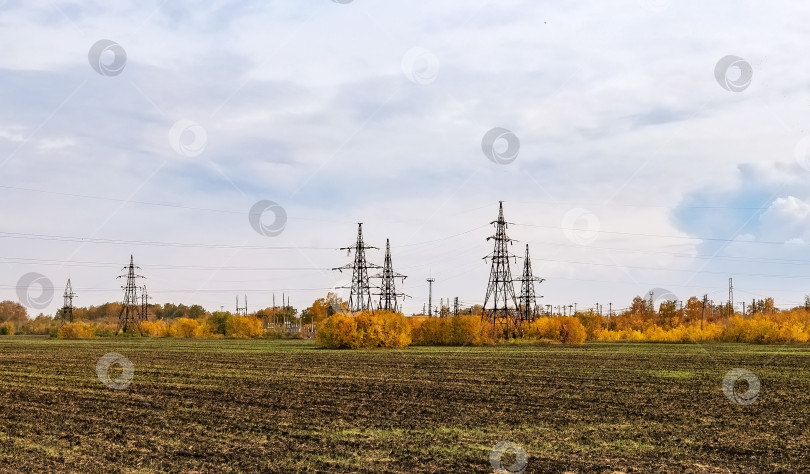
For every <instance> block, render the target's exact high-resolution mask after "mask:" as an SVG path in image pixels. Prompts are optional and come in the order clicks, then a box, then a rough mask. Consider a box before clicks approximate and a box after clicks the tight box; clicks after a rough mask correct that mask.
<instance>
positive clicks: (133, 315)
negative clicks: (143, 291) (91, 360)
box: [115, 255, 146, 334]
mask: <svg viewBox="0 0 810 474" xmlns="http://www.w3.org/2000/svg"><path fill="white" fill-rule="evenodd" d="M123 269H124V270H126V272H127V273H126V275H120V276H119V277H118V278H126V279H127V283H126V285H125V286H122V287H121V288H123V289H124V303H123V304H122V306H121V313H119V315H118V329H116V330H115V333H116V334H118V333H119V332H127V331H129V330H131V329H138V331H140V325H139V323H140V322H141V321H145V316H146V314H145V313H144V312H143V311H142V309H141V304H142V302H141V301H138V286H137V285H136V284H135V279H136V278H143V276H141V275H136V274H135V270H136V269H138V270H140V269H141V267H136V266H135V263H134V262H133V258H132V255H130V256H129V265H127V266H126V267H124V268H123Z"/></svg>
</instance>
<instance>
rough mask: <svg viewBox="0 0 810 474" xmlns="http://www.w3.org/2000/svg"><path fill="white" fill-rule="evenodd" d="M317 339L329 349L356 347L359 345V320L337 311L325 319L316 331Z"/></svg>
mask: <svg viewBox="0 0 810 474" xmlns="http://www.w3.org/2000/svg"><path fill="white" fill-rule="evenodd" d="M315 340H316V341H317V343H318V345H319V346H321V347H326V348H327V349H356V348H357V347H359V343H358V340H357V321H356V320H355V319H354V317H352V316H350V315H348V314H344V313H335V314H333V315H332V316H329V317H328V318H326V319H324V320H323V322H322V323H321V325H320V326H319V327H318V329H317V332H316V333H315Z"/></svg>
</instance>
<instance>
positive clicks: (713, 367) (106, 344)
mask: <svg viewBox="0 0 810 474" xmlns="http://www.w3.org/2000/svg"><path fill="white" fill-rule="evenodd" d="M110 352H116V353H120V354H121V355H123V356H125V357H126V358H128V359H129V360H130V361H131V362H132V369H133V377H132V379H131V384H129V385H127V384H126V382H128V381H129V379H127V377H126V375H127V374H126V373H123V374H122V369H121V368H120V367H118V366H115V365H114V366H113V368H112V370H110V371H109V372H104V371H102V375H104V374H105V373H106V374H107V375H108V376H109V377H110V379H111V380H107V382H108V384H109V385H110V386H106V385H104V384H103V383H102V381H101V380H100V378H99V376H98V375H97V371H96V369H97V362H98V361H99V359H100V358H101V357H102V356H104V355H105V354H107V353H110ZM809 356H810V348H808V347H796V346H789V347H777V346H742V345H719V344H715V345H705V346H698V345H667V344H622V343H611V344H586V345H584V346H582V347H561V346H523V347H491V348H461V349H459V348H410V349H407V350H405V351H394V350H390V351H383V350H377V351H327V350H322V349H317V348H315V347H314V346H312V345H311V344H310V343H307V342H302V341H265V340H246V341H238V340H178V339H143V340H140V339H121V340H111V339H94V340H87V341H59V340H49V339H35V338H25V337H19V336H10V337H0V420H2V421H0V471H2V472H31V471H45V470H47V471H54V470H68V471H83V472H148V471H172V472H178V471H197V472H256V471H261V472H302V471H308V472H315V471H320V472H326V471H341V472H346V471H348V472H492V470H493V469H492V465H491V464H490V454H491V451H492V448H493V447H494V446H495V445H496V444H498V443H501V442H503V441H511V442H514V443H516V444H517V445H519V446H520V447H522V448H523V449H524V450H525V452H526V456H527V459H526V463H525V472H565V471H572V472H612V471H628V472H652V471H666V472H683V471H686V472H729V471H730V472H761V471H783V472H797V471H804V470H807V469H810V467H808V466H810V424H809V423H808V421H809V420H810V370H808V368H810V357H809ZM733 368H744V369H747V370H750V371H751V372H752V373H753V374H755V375H756V377H757V378H758V380H759V381H760V388H759V391H758V393H756V395H757V396H756V400H755V401H753V403H751V404H747V405H746V404H745V403H748V401H751V400H750V398H751V397H750V396H749V397H748V398H745V396H744V395H743V398H740V399H738V403H733V402H732V401H731V399H730V398H728V397H727V395H726V394H724V391H723V389H722V387H723V385H722V383H723V379H724V376H725V375H726V374H727V372H728V371H729V370H730V369H733ZM749 382H751V381H750V380H749ZM116 383H119V385H116ZM737 385H738V386H737V390H738V391H740V392H744V391H746V387H745V382H740V383H739V384H737ZM754 385H755V383H754V382H751V383H750V384H749V385H748V390H749V395H750V394H751V393H752V392H751V391H750V390H752V389H754V388H755V386H754ZM732 395H733V394H732ZM732 398H733V397H732ZM739 400H743V403H739ZM501 462H502V465H503V466H510V465H515V463H516V462H517V464H518V466H517V467H520V466H519V464H520V459H519V457H516V456H515V454H514V453H513V452H507V454H506V455H505V456H503V457H502V459H501Z"/></svg>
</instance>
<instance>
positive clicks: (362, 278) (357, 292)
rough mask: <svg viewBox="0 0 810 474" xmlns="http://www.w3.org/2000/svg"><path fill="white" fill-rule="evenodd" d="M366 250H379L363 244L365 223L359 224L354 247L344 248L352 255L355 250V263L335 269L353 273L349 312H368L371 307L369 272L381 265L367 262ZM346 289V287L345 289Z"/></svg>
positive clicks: (343, 248)
mask: <svg viewBox="0 0 810 474" xmlns="http://www.w3.org/2000/svg"><path fill="white" fill-rule="evenodd" d="M366 249H378V248H377V247H373V246H371V245H366V244H365V243H364V242H363V223H362V222H360V223H359V224H357V242H356V243H355V244H354V246H352V247H342V248H341V249H340V250H346V251H347V253H348V254H349V255H351V253H352V250H354V262H352V263H349V264H346V265H344V266H342V267H338V268H333V269H332V270H338V271H340V272H341V273H343V270H351V271H352V286H351V288H350V291H351V292H350V293H349V311H353V312H356V311H368V310H372V309H373V307H372V306H371V287H370V285H369V281H368V278H369V277H368V270H369V269H370V268H375V269H376V268H380V266H379V265H374V264H373V263H368V262H366ZM344 288H345V287H344Z"/></svg>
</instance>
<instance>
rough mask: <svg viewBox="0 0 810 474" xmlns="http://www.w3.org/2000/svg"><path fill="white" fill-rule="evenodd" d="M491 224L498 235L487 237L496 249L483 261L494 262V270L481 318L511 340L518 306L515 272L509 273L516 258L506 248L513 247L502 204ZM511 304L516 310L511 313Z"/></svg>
mask: <svg viewBox="0 0 810 474" xmlns="http://www.w3.org/2000/svg"><path fill="white" fill-rule="evenodd" d="M491 224H493V225H494V226H495V235H493V236H490V237H487V241H489V240H490V239H492V240H494V241H495V248H494V249H493V251H492V254H491V255H487V256H486V257H484V261H486V259H487V258H490V259H492V268H491V270H490V274H489V284H488V285H487V294H486V296H485V297H484V305H483V313H482V315H481V318H482V319H483V320H488V321H489V322H491V323H492V325H493V326H494V327H496V328H500V329H501V330H502V332H503V333H504V334H505V335H506V337H510V336H511V334H512V332H513V328H514V326H515V323H514V321H512V318H513V314H512V313H513V312H514V311H517V309H518V304H517V300H516V299H515V287H514V285H513V282H512V271H511V270H510V269H509V258H510V257H514V256H513V255H511V254H510V253H509V250H508V248H507V247H508V245H509V244H511V243H512V239H510V238H509V237H507V235H506V229H507V227H508V225H507V223H506V220H505V219H504V217H503V201H500V207H499V210H498V219H497V220H495V221H492V222H491ZM490 301H492V306H491V307H487V303H489V302H490ZM510 302H511V303H512V307H513V308H514V309H513V310H510V309H509V303H510ZM510 321H511V324H510Z"/></svg>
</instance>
